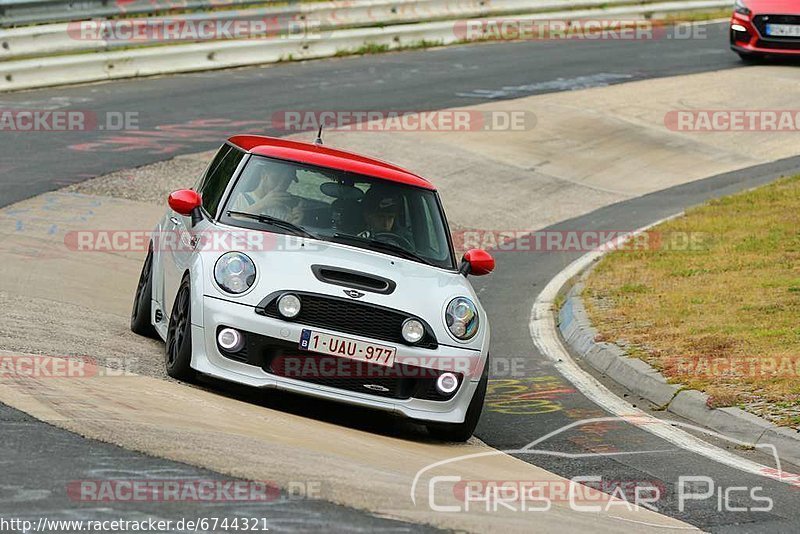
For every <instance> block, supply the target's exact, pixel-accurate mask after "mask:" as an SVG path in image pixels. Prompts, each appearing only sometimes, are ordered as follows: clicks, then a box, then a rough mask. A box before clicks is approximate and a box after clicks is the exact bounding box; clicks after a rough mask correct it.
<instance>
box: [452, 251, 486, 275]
mask: <svg viewBox="0 0 800 534" xmlns="http://www.w3.org/2000/svg"><path fill="white" fill-rule="evenodd" d="M458 270H459V272H460V273H461V274H463V275H464V276H467V275H468V274H474V275H475V276H483V275H484V274H489V273H490V272H492V271H494V258H493V257H492V255H491V254H489V253H488V252H486V251H485V250H481V249H479V248H473V249H470V250H468V251H467V252H466V253H465V254H464V258H463V259H462V260H461V267H460V268H459V269H458Z"/></svg>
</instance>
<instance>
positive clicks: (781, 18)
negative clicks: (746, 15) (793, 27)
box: [753, 15, 800, 48]
mask: <svg viewBox="0 0 800 534" xmlns="http://www.w3.org/2000/svg"><path fill="white" fill-rule="evenodd" d="M768 23H769V24H798V25H800V15H756V16H755V17H753V26H755V27H756V29H757V30H758V33H759V34H760V35H761V39H759V41H758V43H759V44H758V45H757V46H759V47H762V48H800V39H798V38H797V37H781V36H775V35H767V24H768ZM779 43H786V44H789V43H790V44H791V45H790V46H776V45H777V44H779Z"/></svg>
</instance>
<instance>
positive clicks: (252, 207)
mask: <svg viewBox="0 0 800 534" xmlns="http://www.w3.org/2000/svg"><path fill="white" fill-rule="evenodd" d="M242 179H243V180H246V182H245V183H246V184H248V186H249V187H248V189H249V188H250V187H252V189H250V190H249V191H246V192H242V193H240V194H239V195H238V196H237V197H236V199H235V200H234V201H233V202H232V203H231V208H230V209H231V210H234V211H244V212H247V213H254V214H259V215H268V216H270V217H275V218H277V219H283V220H285V221H289V222H291V223H294V224H300V223H301V221H302V219H303V213H304V210H303V203H302V199H301V198H299V197H297V196H295V195H293V194H291V193H289V191H288V190H289V187H290V186H291V185H292V183H293V182H296V181H297V176H296V174H295V169H294V168H293V167H290V166H288V165H280V164H270V165H262V166H259V167H257V168H255V169H254V170H253V172H252V173H251V174H250V175H249V176H244V177H242Z"/></svg>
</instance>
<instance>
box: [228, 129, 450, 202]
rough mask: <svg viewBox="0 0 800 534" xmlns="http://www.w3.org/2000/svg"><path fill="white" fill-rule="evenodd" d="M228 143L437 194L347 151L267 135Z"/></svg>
mask: <svg viewBox="0 0 800 534" xmlns="http://www.w3.org/2000/svg"><path fill="white" fill-rule="evenodd" d="M228 141H230V142H231V143H232V144H234V145H236V146H238V147H239V148H241V149H242V150H245V151H247V152H250V153H252V154H258V155H260V156H268V157H271V158H278V159H285V160H290V161H297V162H300V163H308V164H311V165H318V166H320V167H327V168H329V169H336V170H340V171H348V172H354V173H358V174H364V175H367V176H372V177H375V178H383V179H384V180H389V181H391V182H398V183H401V184H407V185H413V186H416V187H422V188H425V189H430V190H432V191H435V190H436V188H435V187H434V186H433V184H431V183H430V182H429V181H428V180H426V179H425V178H422V177H421V176H417V175H416V174H414V173H411V172H408V171H407V170H405V169H402V168H400V167H398V166H396V165H392V164H391V163H386V162H385V161H380V160H377V159H373V158H368V157H366V156H359V155H358V154H354V153H352V152H345V151H344V150H336V149H334V148H328V147H326V146H320V145H316V144H314V143H303V142H301V141H290V140H288V139H279V138H276V137H267V136H264V135H235V136H233V137H231V138H230V139H228Z"/></svg>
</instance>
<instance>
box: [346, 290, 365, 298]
mask: <svg viewBox="0 0 800 534" xmlns="http://www.w3.org/2000/svg"><path fill="white" fill-rule="evenodd" d="M344 294H345V295H347V296H348V297H350V298H354V299H360V298H361V297H363V296H364V293H362V292H361V291H356V290H354V289H345V290H344Z"/></svg>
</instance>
